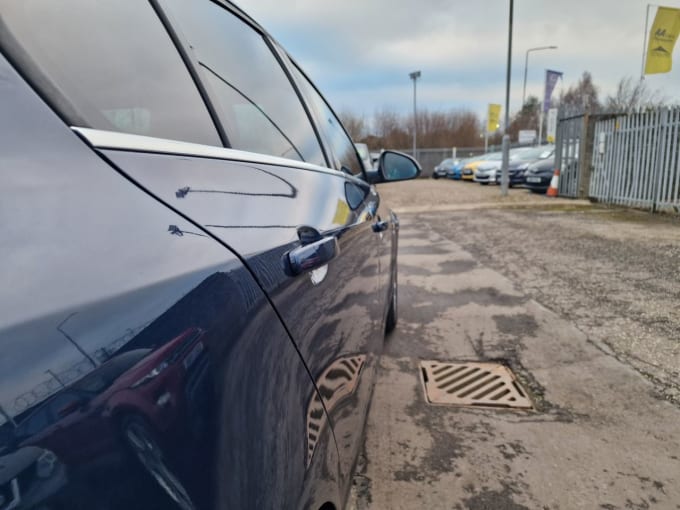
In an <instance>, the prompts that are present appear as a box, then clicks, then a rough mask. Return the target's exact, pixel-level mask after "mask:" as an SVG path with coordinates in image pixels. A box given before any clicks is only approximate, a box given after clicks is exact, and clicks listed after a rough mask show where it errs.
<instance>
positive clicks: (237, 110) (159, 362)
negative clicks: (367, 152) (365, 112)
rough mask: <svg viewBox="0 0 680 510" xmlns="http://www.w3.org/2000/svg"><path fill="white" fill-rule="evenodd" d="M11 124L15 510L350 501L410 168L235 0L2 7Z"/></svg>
mask: <svg viewBox="0 0 680 510" xmlns="http://www.w3.org/2000/svg"><path fill="white" fill-rule="evenodd" d="M0 112H1V114H0V173H1V175H2V188H1V190H2V199H1V200H0V218H2V221H1V222H0V240H1V241H0V260H1V261H2V265H1V266H0V281H2V285H1V286H0V310H1V311H2V313H0V352H2V355H1V356H0V438H1V439H0V443H1V444H0V459H3V458H4V459H8V458H11V459H17V458H18V459H19V460H21V461H22V463H21V465H19V464H17V462H15V461H13V466H14V467H13V470H12V471H11V472H9V471H7V472H4V474H3V477H0V510H5V509H7V508H12V509H20V508H26V507H27V506H26V505H30V506H31V507H33V506H36V507H39V508H41V509H56V508H62V509H99V510H105V509H111V510H114V509H123V508H124V509H172V508H179V509H182V510H193V509H223V508H230V509H242V508H257V509H262V508H264V509H266V508H290V509H298V508H310V509H314V510H319V509H324V510H329V509H334V508H336V509H339V508H343V507H344V506H345V503H346V501H347V498H348V494H349V489H350V486H351V481H352V473H353V470H354V466H355V464H356V460H357V456H358V454H359V451H360V448H361V444H362V431H363V429H364V423H365V419H366V416H367V412H368V403H369V401H370V397H371V394H372V388H373V382H374V378H375V373H376V367H377V363H378V358H379V355H380V353H381V351H382V346H383V339H384V333H385V331H389V330H390V329H392V328H394V327H395V324H396V321H397V266H396V253H397V237H398V226H399V223H398V220H397V218H396V216H395V215H394V213H392V212H391V211H390V210H389V209H388V208H387V206H386V204H384V203H383V202H382V201H381V199H380V196H379V194H378V193H377V191H376V190H375V188H374V187H373V186H372V184H374V183H377V182H383V181H397V180H405V179H411V178H414V177H416V176H417V175H418V174H419V172H420V168H419V167H418V164H417V163H416V162H415V161H414V160H412V159H411V158H409V157H408V156H405V155H402V154H399V153H395V152H390V151H385V152H383V153H382V154H381V157H380V162H379V168H378V171H377V172H375V173H374V174H372V175H370V176H369V175H367V174H366V172H365V170H364V168H363V166H362V163H361V160H360V158H359V156H358V154H357V152H356V150H355V147H354V145H353V144H352V141H351V140H350V138H349V137H348V136H347V133H346V132H345V130H344V128H343V127H342V125H341V124H340V122H339V121H338V119H337V117H336V116H335V114H334V113H333V111H332V110H331V108H330V107H329V105H328V104H327V103H326V101H325V100H324V99H323V97H322V96H321V95H320V93H319V92H318V91H317V89H316V88H315V87H314V85H313V84H312V83H311V82H310V81H309V80H308V79H307V77H306V76H305V74H304V73H303V71H302V70H301V69H300V68H299V67H298V66H297V64H296V63H295V62H294V61H293V60H292V59H291V57H290V56H289V55H288V54H287V53H286V52H285V51H284V50H283V49H282V48H281V47H280V46H279V44H278V43H277V42H276V41H274V40H273V39H272V38H271V37H270V36H269V35H268V34H267V33H266V32H265V31H264V30H263V29H262V28H261V27H260V26H259V25H258V24H257V23H256V22H254V21H253V20H252V19H251V18H249V17H248V16H247V15H245V14H244V13H243V12H242V11H241V10H239V9H238V8H237V7H235V6H233V5H232V4H230V3H227V2H222V1H210V0H195V1H192V2H183V1H180V0H150V1H149V2H144V1H132V0H123V1H120V2H92V1H90V0H64V1H59V2H42V1H38V0H0ZM25 452H29V453H31V455H30V456H28V455H27V454H25ZM36 488H39V489H40V490H39V491H38V490H37V489H36ZM29 492H30V494H29ZM29 496H30V497H29ZM28 502H30V503H28Z"/></svg>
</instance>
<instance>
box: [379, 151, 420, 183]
mask: <svg viewBox="0 0 680 510" xmlns="http://www.w3.org/2000/svg"><path fill="white" fill-rule="evenodd" d="M421 171H422V169H421V168H420V164H419V163H418V162H417V161H416V160H415V159H414V158H412V157H411V156H408V155H406V154H404V153H402V152H397V151H383V153H382V154H380V158H379V159H378V169H377V170H375V171H373V172H369V173H368V180H369V182H370V183H371V184H378V183H380V182H396V181H408V180H410V179H415V178H416V177H418V176H419V175H420V172H421Z"/></svg>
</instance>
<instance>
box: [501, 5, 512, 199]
mask: <svg viewBox="0 0 680 510" xmlns="http://www.w3.org/2000/svg"><path fill="white" fill-rule="evenodd" d="M514 6H515V3H514V1H513V0H510V15H509V17H508V62H507V64H506V65H507V67H506V70H505V124H504V125H503V145H502V151H503V158H502V160H501V196H506V195H507V194H508V183H509V180H510V179H509V173H508V165H509V164H510V134H509V133H508V128H509V127H510V71H511V70H512V18H513V13H514V10H515V9H514Z"/></svg>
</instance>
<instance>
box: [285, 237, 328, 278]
mask: <svg viewBox="0 0 680 510" xmlns="http://www.w3.org/2000/svg"><path fill="white" fill-rule="evenodd" d="M339 252H340V247H339V246H338V240H337V239H336V238H335V237H334V236H328V237H324V238H321V239H319V240H318V241H315V242H313V243H309V244H305V245H303V246H299V247H297V248H295V249H293V250H291V251H289V252H288V269H289V272H290V274H291V276H297V275H299V274H302V273H304V272H306V271H311V270H313V269H317V268H319V267H321V266H324V265H326V264H328V262H330V261H331V260H332V259H333V258H335V256H336V255H337V254H338V253H339Z"/></svg>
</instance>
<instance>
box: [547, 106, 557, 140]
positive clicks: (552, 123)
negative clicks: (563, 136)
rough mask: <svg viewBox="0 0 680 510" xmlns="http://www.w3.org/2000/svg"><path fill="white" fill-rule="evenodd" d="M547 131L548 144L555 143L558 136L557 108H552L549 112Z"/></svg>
mask: <svg viewBox="0 0 680 510" xmlns="http://www.w3.org/2000/svg"><path fill="white" fill-rule="evenodd" d="M547 131H548V132H547V133H546V140H547V141H548V143H555V136H556V135H557V108H550V110H548V129H547Z"/></svg>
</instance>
